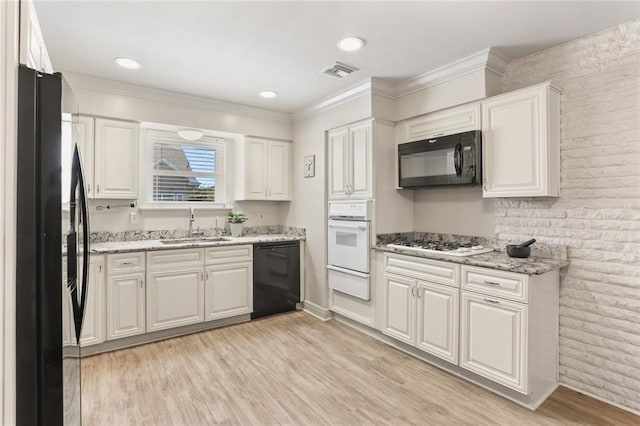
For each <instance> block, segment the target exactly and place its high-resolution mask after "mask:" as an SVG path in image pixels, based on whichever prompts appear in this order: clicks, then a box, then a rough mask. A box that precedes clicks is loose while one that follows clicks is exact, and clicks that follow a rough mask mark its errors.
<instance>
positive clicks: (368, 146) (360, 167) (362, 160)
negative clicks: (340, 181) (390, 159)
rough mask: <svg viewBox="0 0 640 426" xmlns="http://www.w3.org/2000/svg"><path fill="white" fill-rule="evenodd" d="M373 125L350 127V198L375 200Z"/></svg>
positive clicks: (364, 124) (366, 123) (370, 123)
mask: <svg viewBox="0 0 640 426" xmlns="http://www.w3.org/2000/svg"><path fill="white" fill-rule="evenodd" d="M372 151H373V125H372V122H371V121H367V122H364V123H361V124H355V125H352V126H350V127H349V158H350V169H351V172H350V174H349V177H350V183H349V185H350V189H349V191H350V194H349V197H350V198H373V153H372Z"/></svg>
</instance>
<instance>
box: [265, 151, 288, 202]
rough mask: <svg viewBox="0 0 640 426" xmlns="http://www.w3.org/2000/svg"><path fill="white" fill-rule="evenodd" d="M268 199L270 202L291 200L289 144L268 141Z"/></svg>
mask: <svg viewBox="0 0 640 426" xmlns="http://www.w3.org/2000/svg"><path fill="white" fill-rule="evenodd" d="M268 168H269V176H268V179H267V180H268V187H269V188H268V197H269V198H270V199H272V200H290V199H291V143H289V142H280V141H269V155H268Z"/></svg>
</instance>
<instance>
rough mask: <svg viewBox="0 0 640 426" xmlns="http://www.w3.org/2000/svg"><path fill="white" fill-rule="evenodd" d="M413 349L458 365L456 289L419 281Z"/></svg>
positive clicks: (457, 295)
mask: <svg viewBox="0 0 640 426" xmlns="http://www.w3.org/2000/svg"><path fill="white" fill-rule="evenodd" d="M416 294H417V296H418V309H417V316H418V326H417V332H416V347H417V348H418V349H421V350H423V351H425V352H429V353H430V354H432V355H435V356H437V357H440V358H442V359H445V360H447V361H449V362H451V363H453V364H457V363H458V335H459V334H458V327H459V325H458V322H459V310H458V308H459V294H460V292H459V290H458V289H457V288H454V287H448V286H445V285H441V284H434V283H428V282H424V281H419V282H418V284H417V290H416Z"/></svg>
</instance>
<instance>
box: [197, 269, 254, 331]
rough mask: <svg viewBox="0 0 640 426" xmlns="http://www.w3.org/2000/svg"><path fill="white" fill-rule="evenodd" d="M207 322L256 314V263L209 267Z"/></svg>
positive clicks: (206, 297) (206, 301)
mask: <svg viewBox="0 0 640 426" xmlns="http://www.w3.org/2000/svg"><path fill="white" fill-rule="evenodd" d="M204 309H205V321H211V320H216V319H220V318H227V317H232V316H235V315H242V314H250V313H251V312H252V311H253V263H252V262H243V263H235V264H231V265H218V266H209V267H207V268H206V271H205V299H204Z"/></svg>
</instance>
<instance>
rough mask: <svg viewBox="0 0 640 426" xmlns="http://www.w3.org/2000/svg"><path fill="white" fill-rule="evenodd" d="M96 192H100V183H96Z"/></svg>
mask: <svg viewBox="0 0 640 426" xmlns="http://www.w3.org/2000/svg"><path fill="white" fill-rule="evenodd" d="M96 192H98V193H100V185H99V184H98V185H96Z"/></svg>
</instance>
